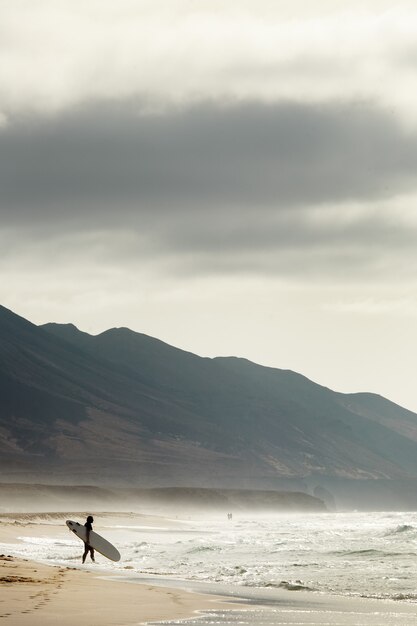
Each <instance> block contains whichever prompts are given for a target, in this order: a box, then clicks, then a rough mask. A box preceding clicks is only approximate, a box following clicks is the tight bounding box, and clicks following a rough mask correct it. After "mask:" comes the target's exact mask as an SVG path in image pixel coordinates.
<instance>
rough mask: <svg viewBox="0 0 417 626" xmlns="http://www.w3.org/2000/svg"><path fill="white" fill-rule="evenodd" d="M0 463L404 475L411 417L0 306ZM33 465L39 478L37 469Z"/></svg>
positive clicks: (218, 475) (173, 475)
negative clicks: (35, 319) (41, 322)
mask: <svg viewBox="0 0 417 626" xmlns="http://www.w3.org/2000/svg"><path fill="white" fill-rule="evenodd" d="M0 392H1V396H0V452H1V457H0V464H2V468H3V469H4V468H6V469H7V470H8V471H9V475H10V476H12V477H14V476H16V475H19V472H24V471H27V469H28V467H32V468H33V470H34V471H35V472H41V471H42V472H45V471H46V470H48V468H52V469H53V472H54V476H57V475H58V474H60V473H61V474H62V475H64V474H66V473H68V472H70V473H71V476H74V475H77V476H78V479H79V480H84V482H89V481H90V482H91V480H93V479H94V478H100V479H102V480H107V481H109V480H110V479H111V478H112V479H113V480H117V481H120V482H122V481H123V480H125V481H127V482H135V483H137V484H141V485H146V484H150V485H154V484H155V485H163V484H166V485H169V484H178V485H187V484H188V485H194V486H201V485H204V484H213V485H218V486H221V485H224V486H229V487H230V486H254V485H255V484H256V485H257V486H262V485H265V487H266V488H270V487H271V486H273V485H274V484H275V481H278V480H284V479H288V480H293V479H294V480H295V479H297V480H298V479H301V478H305V477H308V476H317V477H328V478H331V479H333V478H341V477H342V478H344V477H347V478H354V479H358V478H361V479H365V478H367V479H372V478H388V479H398V480H400V479H401V480H403V479H406V478H415V477H417V416H416V415H415V414H413V413H411V412H409V411H406V410H405V409H402V408H401V407H397V406H396V405H394V404H393V403H390V402H388V401H387V400H384V399H383V398H381V397H378V396H373V395H372V394H353V395H344V394H338V393H335V392H333V391H331V390H330V389H327V388H325V387H322V386H320V385H317V384H315V383H313V382H311V381H310V380H308V379H306V378H305V377H303V376H301V375H299V374H296V373H294V372H291V371H286V370H278V369H273V368H266V367H261V366H259V365H256V364H254V363H251V362H249V361H247V360H245V359H238V358H232V357H231V358H216V359H207V358H201V357H198V356H196V355H194V354H191V353H189V352H185V351H182V350H179V349H177V348H174V347H172V346H169V345H167V344H165V343H163V342H161V341H159V340H156V339H152V338H151V337H147V336H146V335H143V334H140V333H134V332H132V331H130V330H128V329H125V328H121V329H112V330H109V331H106V332H104V333H102V334H100V335H98V336H91V335H88V334H87V333H82V332H80V331H78V330H77V329H76V328H75V326H73V325H57V324H47V325H45V326H44V327H37V326H35V325H33V324H31V323H30V322H28V321H26V320H24V319H23V318H21V317H19V316H17V315H15V314H14V313H12V312H11V311H8V310H7V309H4V308H3V307H0ZM45 468H46V470H45Z"/></svg>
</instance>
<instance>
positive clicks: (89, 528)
mask: <svg viewBox="0 0 417 626" xmlns="http://www.w3.org/2000/svg"><path fill="white" fill-rule="evenodd" d="M93 522H94V518H93V516H92V515H89V516H88V517H87V521H86V523H85V524H84V526H85V528H86V531H87V537H86V539H85V550H84V554H83V563H84V562H85V559H86V558H87V554H88V553H90V557H91V560H92V561H93V562H94V563H95V559H94V548H92V547H91V546H90V532H91V531H92V530H93Z"/></svg>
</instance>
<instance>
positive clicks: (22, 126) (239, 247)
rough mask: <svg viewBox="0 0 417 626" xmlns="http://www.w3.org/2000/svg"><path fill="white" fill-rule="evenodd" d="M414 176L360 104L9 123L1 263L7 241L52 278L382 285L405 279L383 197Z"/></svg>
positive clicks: (1, 158) (82, 110)
mask: <svg viewBox="0 0 417 626" xmlns="http://www.w3.org/2000/svg"><path fill="white" fill-rule="evenodd" d="M416 166H417V135H414V134H413V133H412V132H411V131H409V130H405V129H404V128H403V127H402V125H401V124H400V122H399V121H398V120H397V118H396V117H395V116H394V115H392V114H391V113H390V112H389V111H386V110H385V109H382V108H379V107H377V106H375V105H371V104H369V103H362V104H355V103H341V102H331V103H329V102H327V103H322V104H320V105H319V104H316V103H315V104H311V103H310V104H308V103H299V102H283V103H275V104H266V103H262V102H254V101H249V102H241V101H233V102H228V103H223V104H222V105H220V104H219V103H213V102H201V103H199V104H198V105H197V104H195V105H193V106H189V107H181V108H165V109H162V110H158V111H155V110H149V109H148V108H147V107H146V103H144V102H138V101H132V100H129V101H127V102H119V103H114V102H113V103H109V102H107V103H103V102H101V103H95V104H94V105H89V106H84V107H77V108H75V109H72V110H67V111H65V112H64V113H62V112H61V113H60V114H56V115H54V116H36V115H35V116H33V115H29V116H18V117H16V118H15V119H14V120H13V122H12V123H9V124H8V125H7V126H6V127H4V128H3V129H0V210H1V214H2V231H3V240H4V245H3V256H5V255H6V256H7V255H9V258H12V256H13V251H14V250H15V249H16V242H17V241H18V240H19V239H20V240H22V241H25V242H26V243H25V246H26V249H27V250H30V251H31V254H32V256H33V257H34V258H35V257H36V256H37V255H39V254H40V255H41V256H42V253H41V250H42V249H44V250H49V251H51V249H52V248H54V249H55V252H53V253H52V256H53V257H54V259H56V260H57V261H58V259H60V260H61V263H62V264H66V263H68V262H69V258H70V257H71V254H72V253H73V251H74V250H76V251H77V254H82V255H83V257H84V258H87V257H88V255H90V256H91V257H94V258H95V259H96V260H97V261H100V262H103V263H104V264H106V260H105V259H106V257H108V258H109V259H110V260H111V262H112V263H116V264H119V265H120V266H122V265H123V264H125V263H128V264H137V263H140V264H142V265H143V264H145V265H147V264H148V263H149V262H150V260H152V264H153V265H154V266H155V267H157V268H158V270H160V271H161V272H167V273H177V274H182V275H198V274H199V275H207V274H213V273H217V274H220V273H222V272H224V273H228V274H237V273H240V274H243V273H247V274H250V273H252V274H257V273H259V274H260V273H264V274H266V275H269V276H281V277H282V276H285V277H291V278H294V277H297V276H298V277H300V276H304V277H306V276H310V277H314V276H320V277H322V278H323V277H326V276H328V277H332V278H336V277H339V278H344V279H347V277H348V276H351V277H353V278H354V279H358V277H361V276H362V277H369V276H371V275H372V276H377V275H380V276H383V275H385V276H386V275H387V273H388V274H391V272H394V271H398V270H399V268H400V269H401V272H402V271H403V267H406V266H409V267H414V264H413V263H411V265H410V261H409V258H408V255H406V251H407V250H412V249H413V247H414V246H415V239H416V229H415V224H412V223H411V222H410V220H409V219H404V220H399V216H400V215H401V214H404V209H403V207H404V206H407V201H405V200H404V201H402V204H401V202H400V201H398V200H396V198H397V196H398V195H399V194H406V193H409V194H410V195H411V194H412V193H413V191H414V188H415V180H414V172H415V168H416ZM398 202H400V204H398ZM411 202H413V201H411ZM10 233H14V236H11V235H10ZM34 233H35V237H34V241H35V244H34V245H35V248H34V247H33V246H32V245H31V246H29V247H28V246H27V239H28V238H30V237H33V234H34ZM71 240H72V243H71ZM48 242H49V243H48ZM51 242H52V243H51ZM51 246H52V248H51ZM65 255H66V256H65ZM21 258H24V259H27V254H23V255H21ZM384 259H385V261H384ZM387 259H389V262H387V261H386V260H387ZM405 259H407V260H405ZM44 261H45V259H44ZM387 265H388V267H387ZM400 266H401V267H400ZM362 277H361V280H362Z"/></svg>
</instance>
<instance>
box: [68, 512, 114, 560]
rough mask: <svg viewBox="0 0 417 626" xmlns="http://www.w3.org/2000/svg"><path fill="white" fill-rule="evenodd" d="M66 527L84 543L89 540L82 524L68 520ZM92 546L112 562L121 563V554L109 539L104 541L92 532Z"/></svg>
mask: <svg viewBox="0 0 417 626" xmlns="http://www.w3.org/2000/svg"><path fill="white" fill-rule="evenodd" d="M65 523H66V525H67V526H68V528H69V529H70V530H72V532H73V533H74V534H75V535H77V537H79V538H80V539H81V540H82V541H84V543H85V541H86V539H87V529H86V527H85V526H83V525H82V524H79V523H78V522H73V521H72V520H67V521H66V522H65ZM89 543H90V546H91V547H92V548H94V550H97V552H100V554H102V555H103V556H105V557H106V558H107V559H110V560H111V561H120V552H119V551H118V550H117V549H116V548H115V547H114V545H112V544H111V543H110V541H107V539H104V537H102V536H101V535H98V534H97V533H95V532H94V530H91V531H90V542H89Z"/></svg>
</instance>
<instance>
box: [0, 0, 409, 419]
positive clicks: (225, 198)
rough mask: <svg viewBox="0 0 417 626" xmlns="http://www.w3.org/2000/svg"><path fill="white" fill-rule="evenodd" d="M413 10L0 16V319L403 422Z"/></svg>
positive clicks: (112, 6)
mask: <svg viewBox="0 0 417 626" xmlns="http://www.w3.org/2000/svg"><path fill="white" fill-rule="evenodd" d="M416 29H417V5H416V4H415V3H414V2H405V1H401V0H397V1H396V2H395V3H394V2H392V1H391V0H390V1H389V2H388V1H385V0H375V1H366V0H361V1H360V2H359V1H356V0H347V1H345V0H303V1H301V0H291V1H287V0H274V1H268V0H240V1H239V2H232V0H229V2H225V1H224V0H222V1H220V0H169V2H168V1H164V2H162V1H160V0H149V1H147V0H118V2H113V1H110V0H37V2H36V3H34V2H33V1H32V0H14V1H13V2H9V1H8V0H0V215H1V220H0V303H1V304H2V305H3V306H5V307H7V308H9V309H12V310H13V311H14V312H16V313H18V314H19V315H22V316H23V317H25V318H27V319H29V320H30V321H32V322H34V323H36V324H42V323H46V322H50V321H54V322H60V323H69V322H71V323H74V324H75V325H76V326H77V327H78V328H80V329H81V330H84V331H86V332H89V333H92V334H97V333H99V332H102V331H104V330H106V329H108V328H111V327H121V326H127V327H129V328H131V329H132V330H135V331H138V332H143V333H146V334H148V335H151V336H154V337H157V338H159V339H162V340H164V341H166V342H168V343H170V344H172V345H175V346H177V347H180V348H183V349H185V350H189V351H191V352H194V353H197V354H200V355H202V356H210V357H213V356H219V355H235V356H241V357H244V358H248V359H250V360H252V361H255V362H257V363H260V364H264V365H268V366H272V367H277V368H282V369H292V370H294V371H297V372H299V373H301V374H304V375H305V376H307V377H309V378H311V379H312V380H314V381H316V382H318V383H320V384H322V385H325V386H327V387H330V388H332V389H334V390H336V391H341V392H346V393H348V392H359V391H370V392H374V393H378V394H381V395H383V396H385V397H388V398H389V399H391V400H393V401H394V402H396V403H398V404H401V405H403V406H405V407H407V408H409V409H411V410H414V411H416V412H417V391H416V385H415V380H414V377H415V364H416V355H417V252H416V251H417V247H416V246H417V177H416V172H417V43H416V37H415V33H416Z"/></svg>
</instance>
